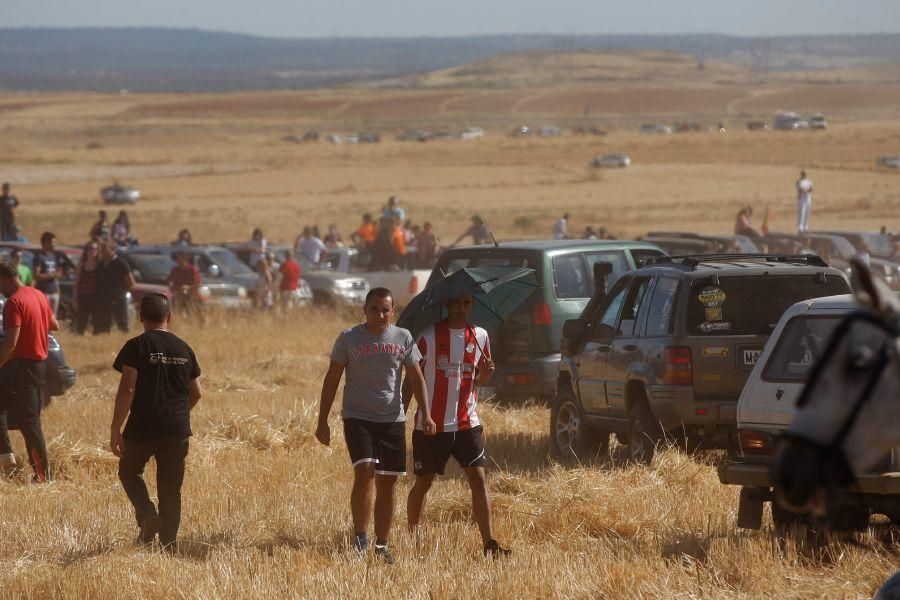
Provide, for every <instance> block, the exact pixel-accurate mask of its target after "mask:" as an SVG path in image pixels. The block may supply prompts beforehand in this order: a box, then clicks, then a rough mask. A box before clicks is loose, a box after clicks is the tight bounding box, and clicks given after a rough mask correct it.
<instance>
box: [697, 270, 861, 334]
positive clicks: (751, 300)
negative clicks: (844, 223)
mask: <svg viewBox="0 0 900 600" xmlns="http://www.w3.org/2000/svg"><path fill="white" fill-rule="evenodd" d="M819 277H820V276H819ZM847 293H850V288H849V286H848V285H847V282H846V281H845V280H844V279H843V278H842V277H838V276H836V275H826V277H825V280H824V281H822V280H821V279H817V275H816V274H812V273H810V274H803V275H797V274H794V275H763V276H756V277H740V276H732V277H720V278H719V280H718V282H716V281H715V280H714V279H713V278H712V277H709V278H704V279H698V280H696V281H694V282H693V283H692V284H691V289H690V295H689V297H688V306H687V330H688V332H689V333H690V334H692V335H768V334H769V333H771V332H772V329H773V328H774V327H775V324H776V323H778V320H779V319H780V318H781V315H782V314H784V311H785V310H787V309H788V307H790V306H791V305H792V304H795V303H797V302H800V301H801V300H808V299H810V298H820V297H823V296H834V295H837V294H847Z"/></svg>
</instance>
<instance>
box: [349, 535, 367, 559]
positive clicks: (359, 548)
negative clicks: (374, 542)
mask: <svg viewBox="0 0 900 600" xmlns="http://www.w3.org/2000/svg"><path fill="white" fill-rule="evenodd" d="M353 549H354V550H355V551H356V553H357V554H359V555H360V556H362V555H364V554H365V553H366V552H368V551H369V538H368V537H366V536H364V535H357V536H354V537H353Z"/></svg>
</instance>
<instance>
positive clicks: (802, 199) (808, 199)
mask: <svg viewBox="0 0 900 600" xmlns="http://www.w3.org/2000/svg"><path fill="white" fill-rule="evenodd" d="M812 193H813V184H812V181H810V180H809V178H808V177H807V176H806V171H800V179H798V180H797V233H807V232H808V231H809V211H810V208H811V207H812Z"/></svg>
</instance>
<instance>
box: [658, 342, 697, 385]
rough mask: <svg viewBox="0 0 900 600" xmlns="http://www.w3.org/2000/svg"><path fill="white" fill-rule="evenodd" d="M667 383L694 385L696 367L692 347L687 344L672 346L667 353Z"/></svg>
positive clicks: (667, 349)
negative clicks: (686, 345)
mask: <svg viewBox="0 0 900 600" xmlns="http://www.w3.org/2000/svg"><path fill="white" fill-rule="evenodd" d="M664 363H665V369H666V372H665V383H666V384H668V385H693V383H694V367H693V364H692V362H691V349H690V348H688V347H685V346H670V347H669V348H666V354H665V361H664Z"/></svg>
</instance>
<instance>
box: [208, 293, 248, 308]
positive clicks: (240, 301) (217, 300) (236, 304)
mask: <svg viewBox="0 0 900 600" xmlns="http://www.w3.org/2000/svg"><path fill="white" fill-rule="evenodd" d="M205 304H206V305H207V306H216V307H218V308H224V309H228V310H238V309H246V308H251V307H252V306H253V302H252V301H251V300H250V298H240V297H237V296H212V297H211V298H209V299H208V300H207V301H206V302H205Z"/></svg>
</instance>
